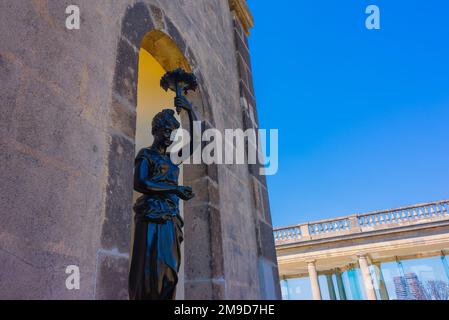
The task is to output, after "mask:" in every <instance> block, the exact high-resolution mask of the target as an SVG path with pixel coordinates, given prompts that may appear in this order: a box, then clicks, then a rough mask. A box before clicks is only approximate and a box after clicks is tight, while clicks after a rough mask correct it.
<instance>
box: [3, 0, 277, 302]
mask: <svg viewBox="0 0 449 320" xmlns="http://www.w3.org/2000/svg"><path fill="white" fill-rule="evenodd" d="M69 5H77V6H78V7H79V9H80V17H81V20H80V29H79V30H76V29H75V30H69V29H67V27H66V19H67V17H68V14H66V9H67V7H68V6H69ZM252 24H253V22H252V17H251V14H250V12H249V11H248V8H247V6H246V3H245V1H244V0H170V1H157V0H145V1H134V0H116V1H109V0H77V1H72V0H70V1H66V0H35V1H28V0H5V1H1V3H0V30H1V33H0V78H1V86H0V99H1V108H2V109H1V113H0V210H1V215H0V298H3V299H27V298H30V299H127V297H128V294H127V287H128V268H129V257H130V249H131V235H132V215H133V213H132V205H133V165H134V155H135V151H136V150H135V149H136V146H138V145H140V144H144V143H146V140H145V141H143V140H142V139H146V131H145V130H148V137H149V131H150V130H149V126H150V121H151V117H150V114H149V113H148V112H147V111H148V110H147V109H145V108H146V106H145V105H143V106H142V105H140V106H137V104H138V100H139V101H148V103H149V104H152V105H151V106H150V105H148V109H150V108H151V109H152V112H153V113H154V112H156V111H157V110H161V109H163V108H166V107H170V105H160V104H158V103H156V102H160V101H164V100H163V95H164V94H168V93H164V92H162V91H157V90H159V89H158V88H154V90H155V91H154V95H151V94H153V91H151V90H150V89H148V90H146V89H142V90H140V91H141V92H139V89H138V88H139V86H140V85H141V84H143V83H144V81H146V80H141V83H140V84H139V86H138V82H139V81H140V79H158V77H159V76H160V74H162V73H163V72H165V71H167V70H172V69H175V68H177V67H182V68H184V69H186V70H187V71H192V72H193V73H194V74H195V75H196V76H197V78H198V82H199V90H198V91H197V92H196V93H194V94H193V95H191V96H189V98H190V99H191V100H192V101H193V103H194V105H195V106H196V107H197V111H198V113H199V114H200V116H201V119H203V120H204V122H203V126H204V127H205V128H212V127H214V128H217V129H219V130H224V129H228V128H229V129H236V128H242V129H248V128H256V127H257V112H256V103H255V98H254V89H253V85H252V76H251V65H250V58H249V51H248V41H247V37H248V35H249V29H250V28H251V26H252ZM143 54H144V55H145V57H143V56H142V55H143ZM144 59H147V60H144ZM139 61H140V62H141V63H139ZM147 64H148V65H149V66H154V67H144V66H145V65H147ZM144 73H145V76H144ZM148 81H149V82H148V83H150V82H151V81H150V80H148ZM149 86H150V85H149ZM153 87H156V86H155V85H153ZM145 95H148V97H146V98H145V97H144V96H145ZM141 97H142V98H141ZM145 99H147V100H145ZM136 107H138V108H136ZM139 108H140V109H139ZM158 108H159V109H158ZM139 110H141V111H139ZM150 113H151V112H150ZM181 120H182V122H183V123H185V120H186V119H181ZM145 124H146V126H145ZM142 130H144V131H142ZM138 137H143V138H138ZM139 139H140V141H138V140H139ZM148 144H149V142H148ZM258 169H259V168H258V167H257V165H209V166H207V165H184V166H183V183H184V184H185V185H190V186H192V187H193V189H194V191H195V193H196V197H195V198H194V199H193V200H191V201H189V202H188V203H185V204H184V208H183V215H184V219H185V227H184V233H185V241H184V248H183V250H184V254H183V256H184V262H183V270H182V272H181V273H182V274H181V275H180V278H181V283H180V289H179V291H180V292H181V293H180V296H179V298H188V299H276V298H280V288H279V278H278V270H277V264H276V255H275V248H274V240H273V235H272V232H273V230H272V226H271V218H270V208H269V203H268V193H267V187H266V182H265V179H264V177H263V176H260V175H259V174H258V173H259V170H258ZM68 266H77V267H79V271H80V287H79V289H76V288H75V289H73V288H72V289H71V290H69V289H68V288H67V286H66V280H67V277H68V276H69V274H66V270H67V267H68Z"/></svg>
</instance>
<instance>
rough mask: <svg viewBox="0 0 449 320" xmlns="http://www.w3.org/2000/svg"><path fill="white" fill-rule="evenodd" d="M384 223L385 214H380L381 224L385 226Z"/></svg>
mask: <svg viewBox="0 0 449 320" xmlns="http://www.w3.org/2000/svg"><path fill="white" fill-rule="evenodd" d="M384 222H385V219H384V214H383V213H380V214H379V224H383V223H384Z"/></svg>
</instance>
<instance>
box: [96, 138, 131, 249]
mask: <svg viewBox="0 0 449 320" xmlns="http://www.w3.org/2000/svg"><path fill="white" fill-rule="evenodd" d="M108 166H109V170H108V171H109V179H108V186H107V192H106V213H105V219H104V222H103V228H102V236H101V243H102V246H103V248H104V249H108V250H112V249H117V250H118V251H119V252H124V253H127V252H129V250H130V245H131V244H130V241H131V239H130V238H131V237H130V234H131V217H132V214H133V211H132V205H133V203H132V196H133V186H134V183H133V179H134V175H133V169H134V143H132V142H131V141H130V140H128V139H126V138H124V137H122V136H119V135H113V136H112V137H111V145H110V151H109V165H108Z"/></svg>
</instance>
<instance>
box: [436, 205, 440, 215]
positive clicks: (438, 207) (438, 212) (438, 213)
mask: <svg viewBox="0 0 449 320" xmlns="http://www.w3.org/2000/svg"><path fill="white" fill-rule="evenodd" d="M435 214H436V215H437V216H441V203H437V204H436V205H435Z"/></svg>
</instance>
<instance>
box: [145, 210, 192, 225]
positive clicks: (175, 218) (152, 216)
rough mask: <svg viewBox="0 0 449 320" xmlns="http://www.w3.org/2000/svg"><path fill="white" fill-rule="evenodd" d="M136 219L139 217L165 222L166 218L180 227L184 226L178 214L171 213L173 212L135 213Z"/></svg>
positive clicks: (148, 220)
mask: <svg viewBox="0 0 449 320" xmlns="http://www.w3.org/2000/svg"><path fill="white" fill-rule="evenodd" d="M136 219H139V220H140V219H141V220H144V221H147V222H152V223H159V224H161V223H165V222H167V221H168V220H171V221H173V222H174V223H176V224H178V225H179V226H180V227H183V226H184V220H183V219H182V218H181V216H180V215H179V214H173V213H170V212H168V213H165V212H164V213H149V214H136Z"/></svg>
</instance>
